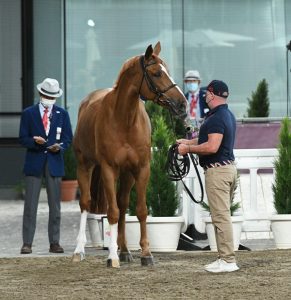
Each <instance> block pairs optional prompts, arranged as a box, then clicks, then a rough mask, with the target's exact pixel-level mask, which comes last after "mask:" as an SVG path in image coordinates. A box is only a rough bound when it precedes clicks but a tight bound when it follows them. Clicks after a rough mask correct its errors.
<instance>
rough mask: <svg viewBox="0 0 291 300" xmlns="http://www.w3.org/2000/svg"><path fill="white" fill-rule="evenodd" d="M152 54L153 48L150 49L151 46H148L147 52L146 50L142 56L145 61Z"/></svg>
mask: <svg viewBox="0 0 291 300" xmlns="http://www.w3.org/2000/svg"><path fill="white" fill-rule="evenodd" d="M152 54H153V47H152V45H149V46H148V47H147V50H146V52H145V55H144V56H145V59H149V58H150V57H151V56H152Z"/></svg>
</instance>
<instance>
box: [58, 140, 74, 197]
mask: <svg viewBox="0 0 291 300" xmlns="http://www.w3.org/2000/svg"><path fill="white" fill-rule="evenodd" d="M64 165H65V176H64V177H63V179H62V182H61V200H62V201H71V200H75V199H76V195H77V188H78V182H77V161H76V157H75V154H74V150H73V147H72V145H71V146H70V147H69V148H68V149H67V150H66V151H65V152H64Z"/></svg>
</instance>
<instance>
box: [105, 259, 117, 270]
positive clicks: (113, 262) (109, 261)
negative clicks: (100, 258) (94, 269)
mask: <svg viewBox="0 0 291 300" xmlns="http://www.w3.org/2000/svg"><path fill="white" fill-rule="evenodd" d="M107 267H108V268H120V264H119V259H111V258H108V259H107Z"/></svg>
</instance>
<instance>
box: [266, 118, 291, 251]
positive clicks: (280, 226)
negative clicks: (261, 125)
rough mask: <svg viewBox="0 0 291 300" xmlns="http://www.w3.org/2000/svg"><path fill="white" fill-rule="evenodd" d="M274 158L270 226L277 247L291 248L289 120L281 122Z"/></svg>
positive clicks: (290, 127)
mask: <svg viewBox="0 0 291 300" xmlns="http://www.w3.org/2000/svg"><path fill="white" fill-rule="evenodd" d="M278 152H279V156H278V158H277V159H276V161H275V163H274V166H275V181H274V184H273V186H272V188H273V195H274V206H275V209H276V211H277V213H278V214H277V215H273V216H272V217H271V227H272V231H273V234H274V239H275V243H276V246H277V248H282V249H286V248H291V121H290V119H289V118H287V117H286V118H284V119H283V120H282V123H281V130H280V135H279V145H278Z"/></svg>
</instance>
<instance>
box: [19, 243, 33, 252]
mask: <svg viewBox="0 0 291 300" xmlns="http://www.w3.org/2000/svg"><path fill="white" fill-rule="evenodd" d="M30 253H32V250H31V244H23V245H22V247H21V250H20V254H30Z"/></svg>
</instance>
